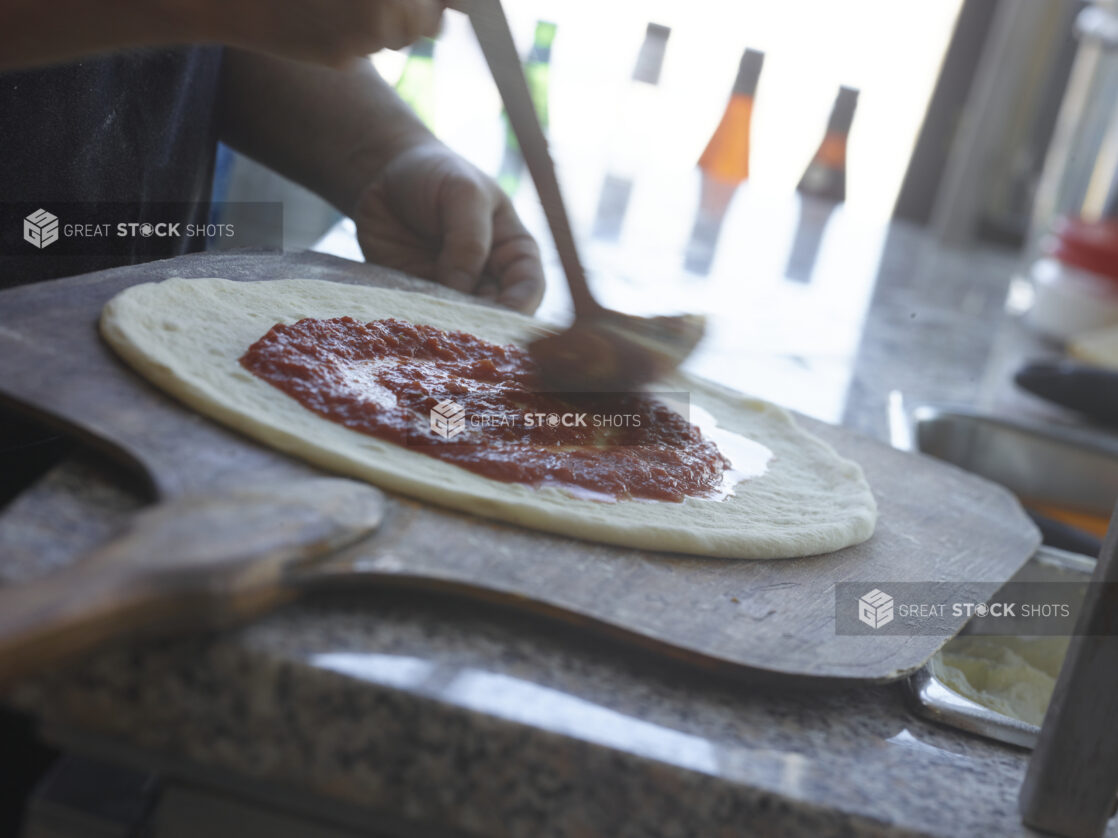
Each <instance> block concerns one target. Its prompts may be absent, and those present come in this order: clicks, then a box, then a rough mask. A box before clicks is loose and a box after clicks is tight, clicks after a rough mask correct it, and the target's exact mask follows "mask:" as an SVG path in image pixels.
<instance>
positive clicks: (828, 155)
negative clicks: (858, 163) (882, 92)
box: [796, 87, 858, 203]
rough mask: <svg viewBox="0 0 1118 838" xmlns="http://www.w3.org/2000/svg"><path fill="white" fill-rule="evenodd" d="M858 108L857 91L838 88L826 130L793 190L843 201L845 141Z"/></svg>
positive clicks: (844, 194) (844, 189)
mask: <svg viewBox="0 0 1118 838" xmlns="http://www.w3.org/2000/svg"><path fill="white" fill-rule="evenodd" d="M856 107H858V91H857V90H855V89H854V88H853V87H840V88H839V92H838V95H837V96H836V97H835V104H834V107H833V108H831V118H830V119H829V120H828V121H827V132H826V133H825V134H824V135H823V142H821V143H820V144H819V150H818V151H816V152H815V156H814V157H812V158H811V162H810V163H809V164H808V167H807V169H806V170H805V171H804V174H803V177H801V178H800V183H799V185H798V186H797V187H796V190H797V191H798V192H800V193H802V194H804V195H814V196H815V197H817V198H823V199H826V200H828V201H834V202H835V203H839V202H841V201H844V200H846V140H847V137H848V136H849V134H850V126H851V124H852V123H853V122H854V109H855V108H856Z"/></svg>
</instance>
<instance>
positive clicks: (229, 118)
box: [220, 50, 543, 311]
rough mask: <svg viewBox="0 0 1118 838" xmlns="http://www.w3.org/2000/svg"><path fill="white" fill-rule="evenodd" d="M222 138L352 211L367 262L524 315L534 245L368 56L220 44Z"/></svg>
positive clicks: (537, 271) (489, 183)
mask: <svg viewBox="0 0 1118 838" xmlns="http://www.w3.org/2000/svg"><path fill="white" fill-rule="evenodd" d="M220 122H221V126H222V127H221V136H222V139H223V140H224V141H225V142H226V143H228V144H229V145H230V146H232V147H233V148H235V149H236V150H238V151H240V152H242V153H244V154H246V155H248V156H249V157H252V158H254V159H256V160H258V161H260V162H261V163H264V164H265V165H267V166H269V167H270V168H272V169H274V170H276V171H277V172H279V173H281V174H283V175H285V176H287V177H289V178H291V179H292V180H295V181H297V182H299V183H301V184H302V185H304V186H306V187H308V188H309V189H311V190H313V191H314V192H317V193H318V194H319V195H321V196H322V197H323V198H325V199H326V200H327V201H329V202H330V203H332V204H333V205H334V206H335V207H337V208H338V210H339V211H341V212H342V213H344V214H345V215H348V216H350V217H352V218H353V219H354V221H355V222H356V224H357V233H358V241H359V242H360V244H361V248H362V250H363V251H364V253H365V256H366V258H368V259H369V260H370V261H375V262H378V263H380V264H383V265H387V266H389V267H393V268H397V269H399V270H403V271H406V272H408V273H411V274H414V275H416V276H420V277H424V278H427V279H433V280H436V281H438V282H441V283H443V284H444V285H447V286H450V287H452V288H456V289H458V290H460V291H465V292H467V293H477V294H480V295H483V296H488V297H492V298H495V299H496V300H497V301H498V302H500V303H502V304H504V305H507V306H509V307H512V308H516V309H519V310H522V311H531V310H534V309H535V307H536V306H537V305H538V304H539V300H540V297H541V296H542V293H543V269H542V267H541V266H540V261H539V250H538V248H537V247H536V243H535V241H534V240H533V239H532V237H531V236H530V235H529V234H528V232H527V231H526V230H525V229H524V226H523V225H522V224H521V223H520V220H519V219H518V218H517V216H516V213H515V212H514V211H513V208H512V204H511V203H510V202H509V200H508V198H507V196H505V194H504V193H503V192H502V191H501V190H500V188H499V187H498V186H497V184H496V183H495V182H494V181H493V179H492V178H490V177H488V176H486V175H484V174H482V173H481V172H480V171H478V170H477V169H476V168H475V167H473V166H471V165H470V164H469V163H467V162H466V161H465V160H463V159H462V158H461V157H459V156H458V155H456V154H454V153H453V152H452V151H451V150H450V149H448V148H447V147H446V146H444V145H443V144H442V143H440V142H439V141H438V140H437V139H436V138H435V137H434V136H432V134H431V133H430V132H429V131H428V130H427V129H426V128H425V127H424V126H423V124H422V123H421V122H420V121H419V120H418V119H417V118H416V116H415V115H414V114H413V113H412V111H411V110H410V109H409V108H408V107H407V105H405V104H404V103H403V102H402V101H400V99H399V97H397V96H396V94H395V92H394V91H393V90H392V89H391V88H390V87H389V86H388V85H387V84H385V82H384V81H383V80H382V79H381V78H380V76H379V75H378V74H377V72H376V70H375V69H374V68H373V66H372V64H371V63H370V62H369V61H367V60H357V61H353V62H352V63H350V64H349V65H347V66H346V67H344V68H342V69H338V70H333V69H327V68H322V67H314V66H311V65H308V64H305V63H300V62H294V61H286V60H283V59H279V58H274V57H271V56H266V55H261V54H259V53H252V52H245V51H240V50H228V51H227V53H226V62H225V66H224V70H223V91H222V97H221V120H220Z"/></svg>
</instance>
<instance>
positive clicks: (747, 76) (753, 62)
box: [734, 49, 765, 96]
mask: <svg viewBox="0 0 1118 838" xmlns="http://www.w3.org/2000/svg"><path fill="white" fill-rule="evenodd" d="M764 63H765V54H764V53H763V52H758V51H757V50H755V49H747V50H746V51H745V52H743V53H742V56H741V63H740V64H739V65H738V77H737V79H736V80H735V81H734V94H735V95H738V96H752V95H753V94H754V93H756V92H757V80H758V79H759V78H761V65H762V64H764Z"/></svg>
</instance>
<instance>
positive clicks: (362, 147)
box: [219, 49, 437, 216]
mask: <svg viewBox="0 0 1118 838" xmlns="http://www.w3.org/2000/svg"><path fill="white" fill-rule="evenodd" d="M222 73H223V84H222V95H221V101H220V108H221V112H220V119H219V124H220V126H221V139H222V141H223V142H225V143H226V144H227V145H229V146H231V147H232V148H235V149H236V150H237V151H239V152H241V153H243V154H245V155H247V156H249V157H251V158H253V159H254V160H257V161H259V162H261V163H263V164H264V165H266V166H268V167H269V168H271V169H274V170H275V171H277V172H280V173H282V174H283V175H284V176H285V177H288V178H290V179H291V180H294V181H296V182H298V183H300V184H302V185H303V186H306V187H307V188H308V189H310V190H311V191H313V192H316V193H318V194H319V195H321V196H322V197H323V198H324V199H326V200H327V201H329V202H330V203H331V204H333V205H334V206H335V207H336V208H337V209H338V211H339V212H341V213H343V214H344V215H349V216H352V215H353V214H354V211H355V209H356V206H357V201H358V198H359V197H360V192H361V190H363V189H364V188H365V187H366V186H367V185H368V184H369V183H370V182H371V181H372V180H373V179H374V178H376V176H377V175H379V174H380V172H381V171H383V170H384V167H385V165H387V163H388V161H389V160H391V159H392V158H394V157H395V156H396V155H398V154H399V153H400V152H402V151H404V150H405V149H408V148H412V147H414V146H417V145H421V144H423V143H428V142H430V143H435V142H437V140H436V139H435V138H434V137H433V136H432V135H431V132H430V131H428V130H427V129H426V127H424V125H423V123H422V122H420V121H419V119H417V118H416V116H415V114H414V113H413V112H412V110H411V109H410V108H409V107H408V106H407V105H405V104H404V103H403V102H402V101H401V100H400V98H399V97H398V96H396V94H395V91H393V90H392V89H391V88H390V87H389V86H388V85H387V84H385V82H384V80H383V79H381V77H380V75H379V74H378V73H377V72H376V70H375V69H374V68H373V65H372V62H370V61H367V60H363V59H357V60H354V61H352V62H351V63H350V64H348V65H347V66H346V67H345V68H343V69H339V70H334V69H330V68H326V67H316V66H311V65H308V64H304V63H301V62H296V61H286V60H284V59H280V58H273V57H270V56H265V55H261V54H259V53H252V52H245V51H242V50H233V49H231V50H227V51H226V54H225V61H224V66H223V69H222Z"/></svg>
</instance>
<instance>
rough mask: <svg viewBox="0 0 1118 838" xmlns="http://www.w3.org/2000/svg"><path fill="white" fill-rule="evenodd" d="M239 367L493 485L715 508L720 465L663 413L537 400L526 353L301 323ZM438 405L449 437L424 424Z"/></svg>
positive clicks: (433, 333)
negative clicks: (688, 501)
mask: <svg viewBox="0 0 1118 838" xmlns="http://www.w3.org/2000/svg"><path fill="white" fill-rule="evenodd" d="M240 363H241V366H243V367H244V368H245V369H246V370H248V371H249V372H251V373H252V374H253V375H255V376H257V377H258V378H261V379H263V380H264V381H267V382H268V383H269V384H271V385H272V386H274V387H277V388H278V389H280V390H282V391H283V392H284V393H286V394H288V395H289V396H291V397H292V398H294V399H295V400H296V401H298V402H299V403H300V404H301V405H303V406H304V407H305V408H307V409H308V410H311V411H313V412H315V413H317V414H318V415H319V416H322V417H323V418H325V419H329V420H330V421H331V422H337V423H338V424H340V425H344V426H345V427H347V428H350V429H351V430H354V431H358V432H360V433H363V434H368V435H369V436H373V437H376V438H378V439H383V440H387V441H388V442H392V443H395V444H397V445H401V446H405V447H407V448H409V449H412V450H415V451H418V452H420V453H422V454H425V455H427V456H430V457H436V458H437V459H440V460H444V461H445V462H448V463H453V464H454V465H456V466H460V467H461V468H464V469H467V470H468V471H471V472H474V473H475V474H480V475H483V476H484V477H489V478H492V479H494V480H503V481H508V482H512V483H525V484H528V485H531V486H548V485H552V486H558V487H561V488H566V489H568V490H574V492H575V494H576V495H577V494H579V490H582V491H583V492H585V493H589V494H591V495H592V496H597V497H601V498H602V499H604V500H625V499H631V498H640V499H646V500H659V501H681V500H683V498H685V497H687V496H697V497H711V496H714V495H716V494H717V493H718V491H719V488H720V486H721V484H722V479H723V472H724V471H726V469H727V468H729V466H730V463H729V461H728V460H727V459H726V458H725V457H723V456H722V454H721V453H720V452H719V450H718V447H717V446H716V445H715V444H714V443H713V442H711V441H710V440H707V439H704V438H703V436H702V434H701V433H700V431H699V429H698V428H697V427H695V426H694V425H692V424H691V423H690V422H688V421H687V420H686V419H685V418H684V417H683V416H681V415H680V414H679V413H677V412H676V411H675V410H672V409H671V408H670V407H668V406H667V405H666V404H664V403H663V402H661V401H659V400H657V399H655V398H652V397H650V396H647V395H641V394H608V393H606V394H603V393H575V394H569V393H549V392H539V389H538V388H539V386H540V385H539V381H538V379H537V377H536V372H535V369H534V367H533V364H532V361H531V359H530V357H529V356H528V353H527V352H526V351H525V350H523V349H521V348H519V347H516V346H511V345H510V346H498V345H496V344H493V343H489V342H487V341H484V340H481V339H479V338H477V337H474V336H473V335H470V334H467V333H466V332H458V331H443V330H441V329H436V328H434V327H431V326H421V325H415V324H412V323H407V322H404V321H402V320H375V321H373V322H371V323H360V322H358V321H357V320H354V319H353V318H351V317H338V318H332V319H328V320H318V319H305V320H300V321H299V322H297V323H294V324H292V325H284V324H277V325H275V326H273V327H272V328H271V329H270V330H269V331H268V333H267V334H266V335H264V336H263V337H262V338H260V340H258V341H257V342H256V343H254V344H253V345H252V346H251V347H249V349H248V351H247V352H245V354H244V355H243V356H242V357H241V359H240ZM447 402H450V403H451V406H450V407H449V409H448V410H447V411H446V412H449V413H450V414H451V415H450V419H451V420H457V424H456V426H455V427H452V428H451V429H450V430H449V432H448V429H447V427H446V425H445V423H444V424H443V425H442V426H441V427H436V424H437V423H436V422H434V421H433V419H432V411H433V410H434V409H435V407H436V406H437V405H442V404H445V403H447ZM580 415H581V416H582V417H583V418H582V421H581V422H579V421H578V417H579V416H580ZM553 416H554V417H556V418H555V419H552V418H551V417H553ZM529 417H531V418H529ZM455 428H456V429H455Z"/></svg>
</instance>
